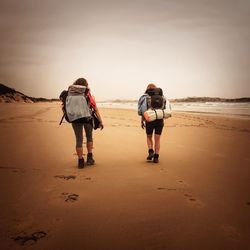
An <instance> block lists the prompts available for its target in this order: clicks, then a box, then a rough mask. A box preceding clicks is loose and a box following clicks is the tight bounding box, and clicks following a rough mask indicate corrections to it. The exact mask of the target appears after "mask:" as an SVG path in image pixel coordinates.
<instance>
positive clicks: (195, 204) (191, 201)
mask: <svg viewBox="0 0 250 250" xmlns="http://www.w3.org/2000/svg"><path fill="white" fill-rule="evenodd" d="M184 196H185V197H186V198H187V199H188V201H189V202H190V203H192V205H194V206H195V207H197V208H201V207H204V204H202V202H200V201H199V200H198V199H196V198H194V197H193V196H192V195H191V194H184Z"/></svg>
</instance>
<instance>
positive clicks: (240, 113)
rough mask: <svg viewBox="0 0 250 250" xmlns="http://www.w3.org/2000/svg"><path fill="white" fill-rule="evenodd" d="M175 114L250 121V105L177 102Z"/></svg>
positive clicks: (130, 106)
mask: <svg viewBox="0 0 250 250" xmlns="http://www.w3.org/2000/svg"><path fill="white" fill-rule="evenodd" d="M98 107H103V108H121V109H133V110H137V102H126V101H120V102H98ZM171 107H172V110H173V111H174V112H199V113H207V114H209V113H210V114H217V115H223V116H237V117H241V118H246V119H250V103H249V102H247V103H230V102H178V103H177V102H175V103H171Z"/></svg>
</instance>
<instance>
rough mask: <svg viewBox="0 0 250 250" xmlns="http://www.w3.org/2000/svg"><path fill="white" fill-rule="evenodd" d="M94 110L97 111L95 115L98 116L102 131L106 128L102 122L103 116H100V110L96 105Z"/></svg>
mask: <svg viewBox="0 0 250 250" xmlns="http://www.w3.org/2000/svg"><path fill="white" fill-rule="evenodd" d="M94 110H95V113H96V115H97V118H98V120H99V122H100V129H101V130H102V129H103V128H104V125H103V122H102V118H101V115H100V112H99V109H98V108H97V106H96V105H95V107H94Z"/></svg>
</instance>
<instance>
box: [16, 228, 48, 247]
mask: <svg viewBox="0 0 250 250" xmlns="http://www.w3.org/2000/svg"><path fill="white" fill-rule="evenodd" d="M46 235H47V233H45V232H43V231H38V232H34V233H32V234H30V235H22V236H17V237H13V238H12V239H13V240H14V241H16V242H17V243H19V244H20V245H22V246H23V245H28V244H31V245H33V244H35V243H36V242H37V241H38V240H40V239H42V238H44V237H45V236H46Z"/></svg>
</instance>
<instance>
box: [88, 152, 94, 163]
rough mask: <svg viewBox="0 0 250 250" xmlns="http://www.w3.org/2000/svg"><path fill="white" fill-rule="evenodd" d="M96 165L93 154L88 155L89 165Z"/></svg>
mask: <svg viewBox="0 0 250 250" xmlns="http://www.w3.org/2000/svg"><path fill="white" fill-rule="evenodd" d="M94 164H95V160H94V159H93V154H92V153H88V155H87V165H94Z"/></svg>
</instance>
